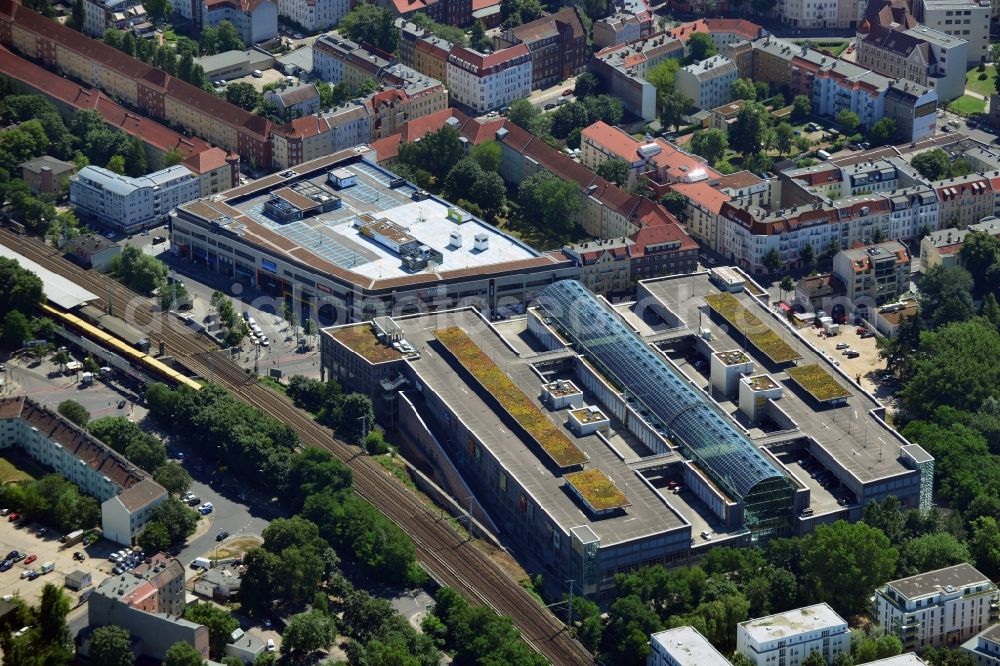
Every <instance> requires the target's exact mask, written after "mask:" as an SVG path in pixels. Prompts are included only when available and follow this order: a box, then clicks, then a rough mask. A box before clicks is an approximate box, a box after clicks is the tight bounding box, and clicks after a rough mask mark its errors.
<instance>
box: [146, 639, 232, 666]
mask: <svg viewBox="0 0 1000 666" xmlns="http://www.w3.org/2000/svg"><path fill="white" fill-rule="evenodd" d="M204 663H205V659H204V658H202V656H201V653H200V652H198V651H197V650H195V649H194V647H193V646H192V645H191V644H190V643H185V642H184V641H178V642H176V643H174V644H173V645H171V646H170V649H168V650H167V653H166V654H165V655H163V666H202V665H203V664H204ZM240 663H241V664H242V663H243V662H242V661H241V662H240Z"/></svg>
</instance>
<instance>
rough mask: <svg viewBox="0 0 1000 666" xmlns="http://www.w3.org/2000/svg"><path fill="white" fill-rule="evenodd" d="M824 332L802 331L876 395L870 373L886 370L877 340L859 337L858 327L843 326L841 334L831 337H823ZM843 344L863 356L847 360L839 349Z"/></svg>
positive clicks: (814, 330) (815, 330)
mask: <svg viewBox="0 0 1000 666" xmlns="http://www.w3.org/2000/svg"><path fill="white" fill-rule="evenodd" d="M822 332H823V329H821V328H815V327H809V328H805V329H802V333H803V335H805V336H806V337H807V338H808V339H809V340H810V341H811V342H812V343H813V344H814V345H816V347H817V348H818V349H820V350H822V351H823V352H825V353H827V354H829V355H831V356H832V357H833V359H834V360H835V361H837V362H838V363H840V368H841V369H842V370H843V371H844V372H845V373H847V374H848V375H849V376H851V377H853V378H854V379H857V378H858V376H860V377H861V385H862V386H863V387H864V388H865V389H866V390H867V391H870V392H872V393H874V392H875V391H876V389H877V387H876V385H875V382H874V381H872V380H873V379H874V377H873V376H872V375H870V374H869V373H871V372H872V371H874V370H883V369H885V361H883V360H882V359H880V358H879V356H878V345H877V344H876V342H875V340H876V338H874V337H871V338H862V337H861V336H859V335H858V333H857V327H855V326H846V325H845V326H841V327H840V334H839V335H834V336H831V337H826V336H824V335H821V334H822ZM843 342H846V343H847V344H849V345H850V346H851V347H850V348H851V349H853V350H855V351H857V352H860V353H861V356H858V357H857V358H847V357H846V356H844V350H842V349H841V350H838V349H837V345H838V344H840V343H843Z"/></svg>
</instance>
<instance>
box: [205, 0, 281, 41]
mask: <svg viewBox="0 0 1000 666" xmlns="http://www.w3.org/2000/svg"><path fill="white" fill-rule="evenodd" d="M200 1H201V6H200V13H199V16H200V20H199V18H197V17H196V19H195V23H196V25H200V26H202V27H210V26H217V25H219V24H220V23H222V22H223V21H229V22H230V23H232V24H233V27H234V28H236V32H238V33H239V35H240V39H242V40H243V43H244V44H245V45H246V46H247V47H248V48H249V47H251V46H253V45H254V44H260V43H261V42H266V41H268V40H270V39H274V38H275V37H277V36H278V5H276V4H275V3H274V2H271V0H200Z"/></svg>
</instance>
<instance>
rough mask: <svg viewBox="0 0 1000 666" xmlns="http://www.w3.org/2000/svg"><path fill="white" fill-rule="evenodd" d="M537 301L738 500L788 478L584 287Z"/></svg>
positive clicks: (560, 288) (554, 287)
mask: <svg viewBox="0 0 1000 666" xmlns="http://www.w3.org/2000/svg"><path fill="white" fill-rule="evenodd" d="M538 302H539V304H540V305H541V307H542V309H543V310H544V311H545V313H546V314H547V315H548V316H550V317H552V318H553V319H554V320H555V321H556V322H557V323H558V324H559V326H560V327H561V328H562V329H563V330H564V331H565V332H566V333H568V334H569V335H570V337H571V338H572V339H573V340H574V342H575V343H577V344H578V345H579V346H580V347H582V350H581V351H582V352H584V353H587V354H589V355H590V356H591V357H592V358H593V359H594V360H595V361H597V362H598V363H599V364H600V365H601V366H603V368H604V369H605V370H606V371H607V372H609V373H611V374H612V379H614V380H615V381H617V382H618V383H619V384H620V385H621V386H622V387H624V388H625V390H626V391H627V392H628V393H630V394H631V395H633V396H634V397H635V398H636V399H637V400H639V401H640V402H641V403H642V404H643V405H644V406H645V407H646V409H648V410H649V411H650V412H651V413H652V414H654V415H655V416H656V417H657V418H658V419H660V420H661V421H662V422H663V424H664V425H666V426H667V427H668V428H669V429H670V431H671V432H672V433H673V435H674V437H675V438H676V439H677V440H679V441H680V442H681V443H682V444H683V445H684V446H685V447H686V448H687V450H688V451H689V452H690V454H691V455H692V456H693V457H694V458H695V459H696V460H698V461H699V462H700V463H701V464H702V466H703V467H704V468H705V470H706V471H707V472H708V473H709V475H710V476H711V477H712V478H713V480H714V481H715V482H716V483H718V484H719V485H720V486H722V487H723V488H724V489H725V490H726V491H727V492H728V493H729V494H731V495H732V496H733V497H734V498H735V499H738V500H743V499H744V498H745V497H746V496H747V495H748V493H750V491H751V490H752V489H753V488H754V487H755V486H756V485H757V484H759V483H760V482H761V481H766V480H768V479H775V478H784V475H783V474H782V473H781V472H780V471H779V470H778V469H777V468H775V467H774V465H772V464H771V463H770V462H769V461H768V460H767V459H766V458H765V457H764V456H763V455H762V454H761V453H760V451H759V450H758V449H757V447H755V446H754V445H753V443H752V442H751V441H750V440H749V439H747V437H746V436H745V435H743V433H741V432H739V431H738V430H736V429H735V428H734V427H733V426H732V425H730V424H729V422H728V421H726V419H725V418H724V417H723V416H722V415H721V414H719V412H718V411H717V410H716V409H714V408H713V407H712V406H711V405H710V404H709V403H708V401H707V400H706V399H705V398H704V396H702V395H700V394H699V393H697V392H696V391H695V390H694V389H693V388H691V386H690V385H689V384H688V383H687V382H686V381H683V380H682V379H681V378H679V377H678V376H677V375H676V374H675V373H674V372H673V371H672V370H671V369H670V366H668V365H667V363H666V362H665V361H664V360H663V359H662V358H661V357H660V356H658V355H657V354H655V353H654V352H653V350H651V349H650V348H649V347H648V346H647V345H646V344H645V343H643V342H642V341H641V340H640V339H639V338H638V337H637V336H636V335H635V333H633V332H632V331H630V330H629V329H628V328H627V327H626V326H625V325H624V324H623V323H622V322H621V321H620V320H619V319H618V318H617V317H616V316H615V315H613V314H612V313H611V312H609V311H608V310H607V309H605V308H604V307H603V306H602V305H601V304H600V303H599V302H598V301H597V299H596V298H594V296H593V294H591V293H590V292H589V291H588V290H587V289H586V288H585V287H584V286H583V285H582V284H580V283H579V282H577V281H576V280H562V281H559V282H556V283H553V284H551V285H549V286H548V287H546V289H545V290H544V291H543V292H542V294H541V295H540V296H539V298H538Z"/></svg>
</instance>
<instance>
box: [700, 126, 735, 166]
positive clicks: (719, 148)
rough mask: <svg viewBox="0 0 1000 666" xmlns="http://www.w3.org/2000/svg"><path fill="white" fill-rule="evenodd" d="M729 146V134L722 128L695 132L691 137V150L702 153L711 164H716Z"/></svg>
mask: <svg viewBox="0 0 1000 666" xmlns="http://www.w3.org/2000/svg"><path fill="white" fill-rule="evenodd" d="M727 148H729V136H728V135H727V134H726V133H725V132H724V131H723V130H720V129H716V128H712V129H706V130H700V131H698V132H695V133H694V135H693V136H692V137H691V151H692V152H693V153H694V154H696V155H701V156H702V157H704V158H705V159H706V160H708V163H709V164H715V163H716V162H718V161H719V160H720V159H722V156H723V155H725V153H726V149H727Z"/></svg>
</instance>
